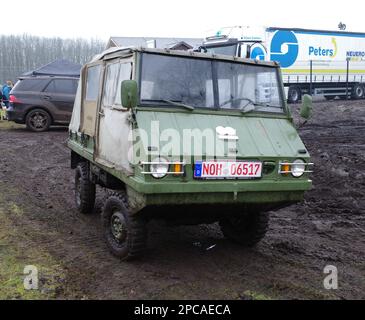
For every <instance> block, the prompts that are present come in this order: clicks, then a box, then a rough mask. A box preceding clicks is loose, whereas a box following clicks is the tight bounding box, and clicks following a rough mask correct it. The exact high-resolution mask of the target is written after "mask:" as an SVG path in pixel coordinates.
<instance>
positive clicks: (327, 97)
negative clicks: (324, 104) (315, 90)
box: [324, 96, 336, 101]
mask: <svg viewBox="0 0 365 320" xmlns="http://www.w3.org/2000/svg"><path fill="white" fill-rule="evenodd" d="M324 97H325V99H326V100H328V101H332V100H335V98H336V96H324Z"/></svg>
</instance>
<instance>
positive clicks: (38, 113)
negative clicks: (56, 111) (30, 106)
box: [25, 109, 52, 132]
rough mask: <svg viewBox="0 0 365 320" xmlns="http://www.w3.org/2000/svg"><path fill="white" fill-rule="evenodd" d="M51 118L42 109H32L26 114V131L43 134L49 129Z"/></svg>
mask: <svg viewBox="0 0 365 320" xmlns="http://www.w3.org/2000/svg"><path fill="white" fill-rule="evenodd" d="M51 121H52V120H51V116H50V115H49V113H48V112H47V111H45V110H42V109H34V110H32V111H30V112H29V113H28V114H27V117H26V119H25V123H26V125H27V128H28V130H31V131H34V132H44V131H47V130H48V129H49V126H50V125H51Z"/></svg>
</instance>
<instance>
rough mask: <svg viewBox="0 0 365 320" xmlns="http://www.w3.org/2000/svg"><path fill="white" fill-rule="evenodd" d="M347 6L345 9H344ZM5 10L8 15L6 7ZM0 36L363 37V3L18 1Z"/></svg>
mask: <svg viewBox="0 0 365 320" xmlns="http://www.w3.org/2000/svg"><path fill="white" fill-rule="evenodd" d="M347 4H348V5H347ZM5 7H6V8H8V15H7V14H6V13H5V12H4V8H5ZM0 20H1V28H0V33H1V34H22V33H28V34H32V35H39V36H59V37H71V38H76V37H82V38H91V37H94V38H99V39H101V40H105V41H106V40H107V39H108V38H109V37H110V36H153V37H205V36H209V35H211V34H212V33H213V31H215V30H219V29H220V28H221V27H228V26H236V25H241V26H273V27H297V28H312V29H326V30H336V29H337V26H338V24H339V22H340V21H341V22H343V23H345V24H346V25H347V31H362V32H365V1H364V0H363V1H360V0H351V1H347V2H346V1H344V2H343V1H341V2H340V1H336V0H332V1H327V0H314V1H313V0H305V1H296V0H275V1H274V0H272V1H267V0H257V1H256V0H252V1H250V0H249V1H248V0H240V1H237V0H221V1H215V0H210V1H206V0H179V1H177V0H170V1H168V0H165V1H164V0H129V1H124V0H101V1H92V0H89V1H87V0H86V1H84V0H63V1H53V0H16V1H14V5H13V7H12V1H7V4H6V5H2V9H1V19H0Z"/></svg>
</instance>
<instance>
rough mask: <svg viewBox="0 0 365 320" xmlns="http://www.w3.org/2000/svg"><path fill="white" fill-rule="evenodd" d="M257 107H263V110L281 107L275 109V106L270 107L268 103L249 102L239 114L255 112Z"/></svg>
mask: <svg viewBox="0 0 365 320" xmlns="http://www.w3.org/2000/svg"><path fill="white" fill-rule="evenodd" d="M257 107H264V108H277V109H281V107H277V106H272V105H270V104H268V103H254V102H251V101H250V102H249V103H248V104H246V105H245V106H244V107H243V109H242V110H241V112H242V113H243V114H245V113H249V112H253V111H256V110H257Z"/></svg>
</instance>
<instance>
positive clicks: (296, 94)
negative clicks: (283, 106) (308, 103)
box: [288, 86, 302, 103]
mask: <svg viewBox="0 0 365 320" xmlns="http://www.w3.org/2000/svg"><path fill="white" fill-rule="evenodd" d="M300 100H302V91H301V90H300V88H299V87H294V86H292V87H290V88H289V92H288V102H289V103H298V102H299V101H300Z"/></svg>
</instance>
